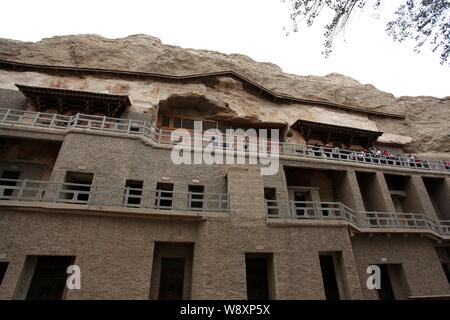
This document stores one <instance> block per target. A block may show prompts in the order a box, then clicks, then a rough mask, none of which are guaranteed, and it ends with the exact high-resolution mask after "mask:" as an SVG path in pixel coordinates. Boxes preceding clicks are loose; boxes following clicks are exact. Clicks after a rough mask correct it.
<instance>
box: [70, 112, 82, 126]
mask: <svg viewBox="0 0 450 320" xmlns="http://www.w3.org/2000/svg"><path fill="white" fill-rule="evenodd" d="M79 118H80V113H77V114H76V115H75V117H74V118H73V119H74V121H73V123H72V128H76V127H77V125H78V119H79Z"/></svg>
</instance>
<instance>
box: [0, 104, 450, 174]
mask: <svg viewBox="0 0 450 320" xmlns="http://www.w3.org/2000/svg"><path fill="white" fill-rule="evenodd" d="M2 124H6V125H20V126H31V127H35V128H47V129H55V130H68V129H72V128H79V129H85V130H92V131H105V132H115V133H121V134H127V135H134V136H142V137H144V138H146V139H150V140H152V141H154V142H156V143H159V144H168V145H177V144H189V145H193V146H194V147H195V146H198V147H200V148H204V147H212V148H214V149H218V150H224V151H227V150H232V151H240V152H243V153H244V154H249V153H251V152H253V151H255V150H256V152H259V153H261V152H264V153H277V154H280V155H285V156H294V157H302V158H316V159H326V160H334V161H340V162H353V163H360V164H369V165H378V166H387V167H391V168H407V169H416V170H428V171H438V172H450V162H449V161H435V160H419V159H411V158H408V157H405V156H399V157H387V156H383V155H376V154H372V153H367V152H365V153H364V152H356V151H352V150H345V149H340V148H327V147H319V146H310V145H302V144H291V143H284V142H279V141H275V140H270V139H269V140H258V141H257V142H256V143H255V142H254V141H252V139H248V138H245V139H244V138H243V137H242V136H239V135H236V136H235V137H234V138H233V141H232V142H229V141H227V140H226V139H221V140H216V141H214V140H213V139H214V137H213V136H208V135H202V136H201V137H200V138H199V139H200V140H198V139H197V140H196V141H195V139H192V140H186V139H184V140H183V139H181V138H180V139H178V138H179V137H174V136H173V131H172V130H164V129H161V128H157V127H155V126H153V125H152V124H151V123H149V122H145V121H139V120H128V119H120V118H110V117H102V116H94V115H86V114H79V113H78V114H76V115H73V116H65V115H59V114H50V113H42V112H30V111H24V110H14V109H3V108H0V125H2ZM175 138H176V139H175Z"/></svg>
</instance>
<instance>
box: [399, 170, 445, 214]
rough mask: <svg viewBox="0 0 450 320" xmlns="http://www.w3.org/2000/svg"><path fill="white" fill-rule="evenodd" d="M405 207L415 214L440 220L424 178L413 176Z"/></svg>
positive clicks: (407, 187) (409, 183)
mask: <svg viewBox="0 0 450 320" xmlns="http://www.w3.org/2000/svg"><path fill="white" fill-rule="evenodd" d="M406 193H407V198H406V200H405V207H406V208H408V209H409V210H410V211H411V212H413V213H422V214H424V215H426V216H428V217H429V218H431V219H433V220H438V217H437V215H436V211H435V210H434V207H433V203H432V202H431V199H430V197H429V195H428V192H427V189H426V187H425V184H424V183H423V180H422V177H421V176H419V175H412V176H411V177H410V178H409V181H408V184H407V186H406Z"/></svg>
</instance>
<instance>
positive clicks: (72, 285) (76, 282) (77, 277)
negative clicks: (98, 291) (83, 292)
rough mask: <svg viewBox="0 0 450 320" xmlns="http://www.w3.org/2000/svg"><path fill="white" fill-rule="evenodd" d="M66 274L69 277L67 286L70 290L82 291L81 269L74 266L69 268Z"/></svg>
mask: <svg viewBox="0 0 450 320" xmlns="http://www.w3.org/2000/svg"><path fill="white" fill-rule="evenodd" d="M66 273H67V274H68V275H69V276H68V277H67V280H66V286H67V289H69V290H80V289H81V269H80V267H79V266H77V265H75V264H73V265H70V266H68V267H67V270H66Z"/></svg>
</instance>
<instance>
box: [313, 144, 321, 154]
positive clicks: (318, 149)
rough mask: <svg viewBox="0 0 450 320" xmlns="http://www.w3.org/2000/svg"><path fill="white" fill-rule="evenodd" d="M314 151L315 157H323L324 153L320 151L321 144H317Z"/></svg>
mask: <svg viewBox="0 0 450 320" xmlns="http://www.w3.org/2000/svg"><path fill="white" fill-rule="evenodd" d="M312 149H313V152H314V156H315V157H321V156H322V151H320V146H319V144H318V143H317V142H316V143H315V144H314V145H313V147H312Z"/></svg>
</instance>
